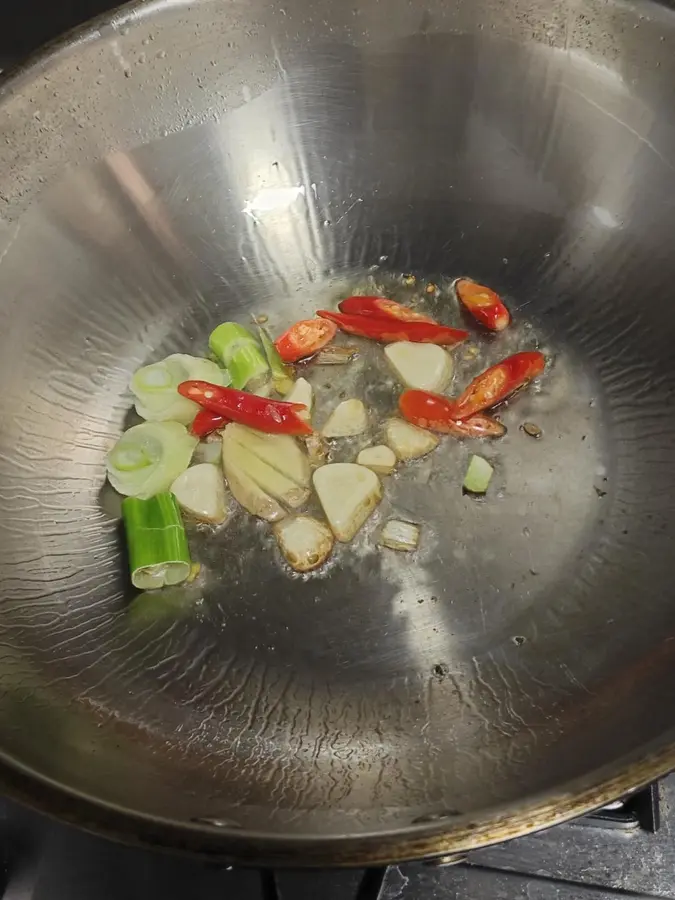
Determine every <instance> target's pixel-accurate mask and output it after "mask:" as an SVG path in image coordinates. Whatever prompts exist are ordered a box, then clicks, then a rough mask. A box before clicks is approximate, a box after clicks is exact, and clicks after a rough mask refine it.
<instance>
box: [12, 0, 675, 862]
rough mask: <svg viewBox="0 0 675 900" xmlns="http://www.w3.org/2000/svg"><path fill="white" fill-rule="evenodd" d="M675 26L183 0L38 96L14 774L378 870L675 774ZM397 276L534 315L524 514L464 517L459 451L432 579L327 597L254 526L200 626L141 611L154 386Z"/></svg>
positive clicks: (63, 59)
mask: <svg viewBox="0 0 675 900" xmlns="http://www.w3.org/2000/svg"><path fill="white" fill-rule="evenodd" d="M672 26H673V19H672V16H671V13H670V12H669V10H668V9H667V8H666V7H665V6H660V5H655V4H643V5H641V6H640V8H639V11H638V10H636V9H634V8H633V7H632V6H630V5H629V4H614V5H607V4H604V3H598V4H596V3H593V2H582V0H579V2H570V3H556V4H550V3H526V2H520V3H514V4H510V11H509V12H507V11H506V10H505V9H504V8H503V7H502V6H501V5H500V4H498V3H487V2H479V3H472V4H471V5H470V6H469V5H467V6H464V5H462V4H458V5H455V4H448V3H440V2H435V3H431V4H430V5H429V6H428V8H427V9H426V11H425V12H424V13H423V14H421V13H420V11H419V10H418V9H417V8H416V7H415V6H414V5H408V4H406V3H403V2H401V3H395V4H393V7H391V6H390V5H388V6H387V15H386V16H383V15H382V14H381V9H380V4H379V3H378V2H376V0H365V2H362V3H360V4H359V5H358V6H351V5H348V7H343V6H342V5H338V6H337V7H336V6H335V4H332V3H331V4H329V3H327V2H326V3H324V2H323V0H316V2H314V0H302V2H301V0H291V2H289V3H287V4H284V6H283V8H281V7H278V6H276V5H275V7H274V8H273V9H272V8H268V7H267V5H261V4H257V3H252V4H245V5H244V4H232V5H229V4H228V5H223V4H220V3H213V2H209V0H204V2H202V3H197V4H194V5H191V6H190V5H187V4H183V3H182V2H175V0H174V2H169V0H165V2H157V3H147V4H142V5H140V6H139V7H138V9H131V10H130V11H128V12H127V13H120V15H119V16H118V17H117V18H114V19H113V20H112V21H109V22H101V23H99V25H98V26H96V27H95V28H94V29H93V30H91V31H90V32H87V33H85V34H84V35H83V36H82V37H81V38H79V39H78V40H76V41H74V42H71V43H70V44H68V45H64V46H63V47H61V49H57V50H56V51H55V52H53V53H52V55H51V56H48V55H47V56H45V57H43V58H42V59H41V60H40V61H38V62H37V63H35V64H34V65H33V66H32V67H28V68H26V69H24V70H23V71H22V72H19V73H18V74H17V75H16V76H15V77H14V79H13V80H9V81H7V82H5V83H4V85H3V86H2V87H1V88H0V91H1V97H2V107H1V108H2V114H3V122H4V126H3V127H4V132H3V133H4V134H5V135H6V140H5V141H4V143H1V145H0V198H1V200H2V207H1V209H0V215H1V221H0V242H1V247H2V250H1V251H0V297H2V303H1V305H0V320H1V324H2V328H1V330H0V333H2V334H3V338H2V353H1V354H0V380H1V383H2V385H3V391H2V394H1V397H0V411H1V414H2V422H3V428H2V433H1V434H0V521H1V522H2V526H1V527H2V546H1V547H0V591H1V593H2V598H3V599H2V618H1V621H0V735H1V736H0V749H1V751H2V755H3V758H4V759H5V761H6V762H8V763H9V764H10V766H15V767H22V769H23V773H24V775H26V774H27V775H28V776H29V778H43V779H50V780H51V782H52V784H53V785H55V786H56V787H57V788H58V789H62V790H65V791H67V792H71V793H78V794H79V795H80V796H81V797H84V798H86V799H87V800H88V801H90V802H91V803H92V806H91V807H90V810H89V813H88V815H89V817H90V823H91V824H92V826H95V824H96V818H97V815H98V814H101V813H98V814H97V812H96V810H97V809H99V810H100V809H101V806H100V804H107V805H108V806H109V807H111V808H113V807H114V809H116V810H117V811H119V812H121V813H124V814H126V815H129V816H132V817H133V816H136V817H140V816H145V817H148V818H149V819H152V820H158V819H162V820H164V821H165V822H169V823H171V825H172V827H173V832H172V838H171V841H172V842H180V840H182V839H183V838H182V837H179V836H180V835H181V829H183V830H184V832H185V835H184V839H185V840H188V837H187V836H188V835H189V836H190V838H189V840H190V842H191V843H192V844H194V843H195V842H196V841H197V840H198V838H199V833H200V829H202V828H203V829H206V830H205V831H204V834H207V833H208V834H209V835H210V840H211V841H213V840H214V837H213V828H209V826H208V823H207V824H204V821H205V820H214V819H215V820H217V822H218V823H220V826H219V827H220V828H221V829H222V835H223V837H222V840H223V846H226V844H227V841H228V839H230V838H231V837H232V835H234V834H239V836H240V838H246V836H247V835H256V839H257V840H258V841H259V844H258V846H272V844H274V843H275V842H276V844H275V846H278V847H281V846H291V844H292V841H293V839H294V837H297V836H305V837H309V838H312V837H313V836H322V837H325V838H333V839H335V846H337V845H339V844H340V841H341V840H342V838H343V837H344V836H346V835H349V836H350V837H352V838H353V837H354V836H359V835H361V836H363V837H364V846H365V844H366V843H367V842H368V841H370V843H371V846H372V845H373V844H374V842H375V843H376V842H377V841H378V840H379V839H380V838H381V837H383V836H387V835H388V836H391V835H392V834H394V833H398V834H401V835H405V834H408V833H410V834H414V833H419V832H420V830H423V829H424V828H427V830H428V829H429V828H431V829H433V828H435V829H437V830H438V829H442V830H452V829H453V828H454V827H455V826H457V827H462V823H464V824H466V822H467V821H471V820H472V819H471V817H474V818H476V817H477V818H480V819H481V821H483V822H489V821H490V819H491V817H495V816H496V815H497V810H498V809H501V810H502V811H504V810H506V811H507V812H508V811H513V810H515V809H518V808H520V805H521V804H522V805H523V808H526V807H527V804H533V803H535V802H536V801H537V798H540V799H541V798H543V802H545V801H546V798H548V797H554V796H563V795H564V793H565V791H566V790H567V786H568V785H569V784H570V783H571V782H572V780H573V779H581V780H582V782H583V784H584V785H585V786H586V787H592V785H593V784H596V783H597V782H598V781H599V779H600V777H601V776H600V775H599V774H598V771H599V769H600V767H603V766H604V767H605V768H604V770H603V771H604V775H603V777H610V776H613V775H616V774H617V773H618V772H620V771H622V769H623V767H625V765H626V760H629V759H636V758H639V757H640V755H641V754H642V752H643V749H644V747H646V746H647V745H648V744H649V745H650V747H651V748H652V749H655V750H657V751H658V750H659V749H660V748H663V747H665V746H667V745H668V744H669V743H670V742H671V741H672V738H673V734H672V727H673V723H672V716H671V714H670V710H671V709H672V703H673V700H674V699H675V696H674V695H675V685H673V682H672V678H670V677H669V673H670V672H671V671H672V665H673V653H674V652H675V643H673V641H672V637H671V636H672V634H673V629H674V628H675V605H674V604H673V603H672V598H671V594H672V590H671V584H672V564H671V558H672V556H673V549H674V546H675V543H674V540H673V535H674V529H673V514H674V509H673V499H672V497H673V490H674V488H675V457H674V456H673V453H672V442H673V439H674V438H675V424H673V423H674V422H675V418H674V417H673V415H672V413H673V411H674V408H675V395H674V390H673V379H672V369H673V352H672V348H673V344H674V341H675V315H673V314H672V313H671V310H670V306H669V305H668V303H669V299H668V298H669V294H668V291H669V290H670V286H671V285H672V284H673V283H674V282H675V259H674V258H673V255H672V253H671V247H670V234H671V233H672V226H673V224H675V211H674V209H675V208H674V207H673V204H672V202H671V200H670V197H671V196H672V194H673V189H675V169H674V167H673V160H674V159H675V155H674V154H675V134H674V133H673V129H672V124H671V123H670V121H669V119H668V117H667V115H663V114H662V113H663V110H670V108H671V102H672V100H673V91H674V87H673V85H675V78H674V77H673V75H675V73H674V72H673V71H672V70H673V68H675V53H674V52H673V50H674V49H675V31H674V30H673V28H672ZM65 98H67V100H66V99H65ZM264 188H272V189H274V191H275V192H274V193H273V194H271V195H270V194H269V193H268V194H267V195H262V197H263V199H262V200H261V193H260V192H261V189H264ZM265 196H267V201H265V199H264V198H265ZM270 196H274V197H275V198H276V200H275V203H274V204H272V205H273V207H274V208H269V207H270V204H269V197H270ZM280 198H281V199H280ZM372 266H380V268H381V269H382V270H384V269H387V270H390V271H394V272H395V271H406V270H413V271H416V272H419V273H422V274H424V273H429V274H433V275H435V276H436V275H440V274H445V275H447V276H452V275H455V274H459V273H460V272H470V273H471V274H473V275H474V276H475V277H477V278H480V279H484V280H485V281H488V282H490V283H491V284H493V285H494V286H495V287H496V288H497V289H499V290H501V291H503V292H504V293H505V294H506V295H507V296H509V297H510V298H511V302H512V306H513V309H514V313H515V316H516V320H517V322H518V330H517V331H515V332H514V333H513V335H511V336H510V337H508V336H506V337H505V338H504V341H503V343H502V344H500V347H497V346H496V344H489V343H486V344H485V346H484V351H485V353H484V357H483V358H484V359H485V360H487V359H490V358H492V359H494V358H497V357H498V355H499V354H500V353H501V349H503V348H505V347H507V346H508V348H509V349H512V346H511V345H512V344H513V346H515V345H516V344H518V346H522V343H523V342H527V341H528V340H534V337H533V336H536V337H538V339H539V340H540V341H541V342H542V345H543V346H544V348H545V349H546V350H547V352H548V353H549V355H550V357H551V360H552V366H551V371H550V373H549V375H548V376H547V378H546V380H545V382H544V385H543V388H542V391H541V392H540V393H531V394H528V395H524V396H522V397H521V398H519V399H518V401H517V402H516V403H514V404H513V406H512V407H511V408H510V409H509V410H508V411H507V413H506V419H507V424H509V425H510V426H511V429H510V434H509V437H508V438H507V439H506V440H504V441H503V442H501V443H500V444H499V445H498V446H495V447H493V448H491V449H490V450H489V451H486V452H489V453H490V454H492V455H494V457H495V460H496V462H497V468H498V474H497V478H496V482H495V491H494V496H493V498H492V499H491V501H490V502H489V503H488V502H486V503H484V504H477V503H474V502H472V501H470V500H469V499H467V498H462V497H461V495H460V493H459V491H458V489H457V482H458V477H459V475H460V473H461V471H462V470H463V467H464V465H465V461H466V456H467V453H468V448H466V447H463V446H461V445H457V444H451V443H448V444H447V445H446V449H445V452H444V453H443V454H438V455H437V458H438V459H439V463H438V469H437V470H436V471H435V473H434V474H433V475H432V477H431V478H429V477H428V473H426V474H425V472H424V469H423V467H420V466H418V467H411V468H410V469H409V470H408V471H407V472H406V473H405V474H404V475H403V476H401V477H400V478H399V479H398V480H397V481H396V482H395V486H394V488H392V491H391V503H392V508H395V509H399V510H401V511H404V512H408V514H410V515H414V516H416V517H419V518H421V519H423V521H424V522H425V523H426V524H427V525H428V531H429V534H430V539H429V542H428V543H427V545H426V546H425V549H424V551H423V553H422V554H421V555H420V558H419V559H418V560H417V562H416V563H415V564H414V565H413V566H408V565H403V564H400V563H397V562H396V561H392V560H390V559H389V558H385V557H383V556H382V555H380V554H379V553H378V552H373V551H372V550H370V549H369V548H368V546H367V542H366V541H365V539H364V540H362V542H361V544H360V545H359V546H358V547H357V548H356V549H353V550H344V551H343V552H342V555H341V556H340V559H339V565H337V566H335V567H333V569H332V570H331V571H330V572H329V573H328V575H327V576H326V577H319V578H313V579H308V580H306V581H301V580H295V581H293V580H290V579H289V578H288V576H287V575H286V574H284V573H283V572H282V571H281V569H280V567H279V565H278V561H277V560H276V559H275V558H274V556H273V554H271V553H270V552H268V544H269V536H268V535H267V533H266V532H265V531H264V529H262V528H261V527H259V526H255V527H253V526H251V525H246V524H245V523H244V520H243V518H238V519H235V520H234V521H235V523H236V524H235V527H233V528H231V529H230V530H229V531H228V532H227V533H226V534H225V535H221V536H220V537H219V538H218V540H208V539H204V540H203V541H202V542H201V543H200V545H199V550H198V555H201V556H202V558H203V559H204V561H205V563H206V566H205V569H206V577H205V579H204V582H203V584H202V585H200V586H199V590H200V594H199V596H198V597H197V598H196V599H198V600H199V602H198V603H196V604H194V605H192V606H188V608H187V609H185V610H183V613H184V614H182V615H173V616H169V617H167V618H165V619H163V620H161V621H159V622H148V621H147V619H145V618H144V617H142V616H138V615H135V613H134V607H132V608H130V604H129V601H130V597H129V595H128V592H127V589H126V578H125V575H124V572H123V564H122V559H121V556H120V552H119V541H118V521H117V519H116V515H115V512H116V510H115V506H114V503H112V504H111V503H110V498H109V497H108V496H107V495H106V494H105V493H103V494H101V484H102V480H103V459H104V454H105V452H106V450H107V449H108V448H109V447H110V446H111V444H112V443H113V442H114V440H115V438H116V437H117V435H118V434H119V432H120V430H121V428H122V426H123V423H124V420H125V417H126V415H127V410H128V409H129V406H130V397H129V394H128V391H127V383H128V380H129V375H130V373H131V372H132V371H133V370H134V368H136V367H137V366H138V365H140V364H142V363H143V362H146V361H149V360H150V359H154V358H157V357H159V356H161V355H163V354H165V353H167V352H170V351H173V350H187V351H189V350H191V349H197V348H199V349H203V346H204V338H205V336H206V335H207V334H208V331H209V329H210V327H211V326H212V325H213V324H215V323H217V322H218V321H220V320H222V319H223V318H226V317H229V316H232V315H233V316H237V317H240V318H242V320H243V318H244V317H246V316H247V315H248V314H249V313H250V312H251V311H253V310H256V311H259V310H261V309H263V308H264V309H265V310H266V311H267V312H268V314H269V315H270V318H271V322H272V324H273V325H274V326H277V325H279V324H281V323H282V322H288V321H290V320H292V319H294V318H296V317H297V316H299V315H301V314H305V313H307V312H309V311H311V310H312V309H313V308H315V306H316V305H317V299H319V298H320V299H322V300H323V299H325V298H326V297H327V296H329V295H330V294H331V292H332V291H334V290H335V289H336V288H335V286H336V285H338V284H344V283H345V279H349V278H352V277H355V276H356V275H357V274H358V273H359V272H363V271H365V270H368V269H369V268H370V267H372ZM655 298H656V299H658V301H659V302H658V303H656V302H654V299H655ZM444 314H445V315H446V316H447V318H448V319H449V320H452V319H453V318H456V317H457V315H458V313H457V311H456V310H454V309H453V308H451V307H450V306H448V307H447V308H446V309H445V310H444ZM528 326H531V328H532V331H531V332H530V331H528V330H527V328H528ZM500 348H501V349H500ZM470 374H471V370H470V367H469V364H468V363H466V364H463V368H462V370H461V375H462V377H469V376H470ZM361 377H362V379H363V380H364V382H365V380H367V374H366V373H364V372H362V373H361ZM364 390H365V386H364ZM378 400H379V401H380V402H382V403H385V404H386V402H389V403H390V404H391V403H392V402H393V394H392V395H391V396H390V397H389V400H388V401H387V398H384V399H382V398H380V397H378ZM525 418H534V419H535V420H536V421H537V422H538V423H539V424H540V425H541V426H542V427H543V429H544V432H545V438H544V440H543V441H541V442H539V443H537V442H533V441H530V440H529V439H527V438H526V437H525V436H524V435H522V434H521V433H520V432H519V431H518V428H517V426H518V423H519V422H520V421H521V420H523V419H525ZM516 638H517V639H518V640H517V641H516V640H515V639H516ZM523 639H524V640H523ZM660 765H661V767H665V766H666V765H668V762H667V761H665V762H661V763H660ZM578 783H581V782H578ZM38 792H39V791H37V789H36V793H38ZM588 802H589V803H590V802H592V800H589V801H588ZM97 804H98V806H97ZM429 821H431V823H432V824H431V825H429V824H428V822H429ZM425 823H427V824H425ZM535 824H536V822H534V821H530V820H528V818H527V816H526V815H525V814H524V815H523V818H522V820H521V821H520V823H519V825H518V827H519V828H520V829H521V830H526V829H527V828H531V827H534V825H535ZM146 826H147V822H146ZM146 826H144V827H146ZM415 829H417V831H415ZM136 830H137V832H138V831H143V828H142V827H141V823H140V819H139V820H138V821H137V826H136ZM149 830H150V831H152V829H149ZM366 836H368V837H366ZM266 842H267V843H266ZM326 846H330V845H328V844H327V845H326Z"/></svg>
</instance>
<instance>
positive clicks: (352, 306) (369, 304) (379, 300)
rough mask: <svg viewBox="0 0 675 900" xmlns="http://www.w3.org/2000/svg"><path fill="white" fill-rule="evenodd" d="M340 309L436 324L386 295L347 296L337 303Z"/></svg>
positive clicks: (351, 313)
mask: <svg viewBox="0 0 675 900" xmlns="http://www.w3.org/2000/svg"><path fill="white" fill-rule="evenodd" d="M338 307H339V308H340V311H341V312H343V313H347V314H348V315H354V316H373V317H375V318H376V319H378V318H379V319H382V318H385V319H393V320H394V321H397V322H427V323H428V324H430V325H437V324H438V323H437V322H436V320H435V319H432V318H430V317H429V316H425V315H423V314H422V313H420V312H417V311H416V310H414V309H410V307H409V306H403V304H402V303H397V302H396V301H395V300H388V299H387V298H386V297H347V299H346V300H342V301H341V302H340V303H338Z"/></svg>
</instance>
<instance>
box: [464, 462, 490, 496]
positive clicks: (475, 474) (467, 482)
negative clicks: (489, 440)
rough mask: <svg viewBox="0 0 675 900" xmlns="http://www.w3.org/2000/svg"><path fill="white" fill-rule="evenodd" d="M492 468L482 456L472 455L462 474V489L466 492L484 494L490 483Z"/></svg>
mask: <svg viewBox="0 0 675 900" xmlns="http://www.w3.org/2000/svg"><path fill="white" fill-rule="evenodd" d="M493 473H494V469H493V468H492V466H491V465H490V463H489V462H488V461H487V460H486V459H483V457H482V456H476V455H474V456H472V457H471V460H470V461H469V468H468V469H467V470H466V475H465V476H464V484H463V485H462V490H463V491H464V493H467V494H484V493H485V492H486V491H487V489H488V486H489V484H490V480H491V479H492V475H493Z"/></svg>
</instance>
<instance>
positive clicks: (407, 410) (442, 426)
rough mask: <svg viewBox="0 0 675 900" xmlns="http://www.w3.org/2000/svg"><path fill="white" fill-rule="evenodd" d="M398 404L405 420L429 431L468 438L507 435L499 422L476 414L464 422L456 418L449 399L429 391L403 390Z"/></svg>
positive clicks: (453, 405) (453, 407)
mask: <svg viewBox="0 0 675 900" xmlns="http://www.w3.org/2000/svg"><path fill="white" fill-rule="evenodd" d="M398 405H399V409H400V410H401V413H402V415H403V417H404V418H405V419H407V420H408V421H409V422H412V424H413V425H418V426H419V427H420V428H428V429H429V430H430V431H438V432H441V433H442V434H453V435H455V436H456V437H469V438H484V437H501V436H502V435H503V434H505V432H506V428H505V427H504V426H503V425H502V423H501V422H498V421H497V420H496V419H492V418H490V416H485V415H481V414H477V415H474V416H471V417H470V418H468V419H465V420H463V421H462V420H461V419H458V418H457V417H456V410H455V404H454V402H453V401H452V400H449V399H448V398H447V397H443V396H441V395H440V394H432V393H430V392H429V391H417V390H409V391H404V392H403V393H402V394H401V396H400V398H399V401H398Z"/></svg>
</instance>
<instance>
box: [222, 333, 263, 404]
mask: <svg viewBox="0 0 675 900" xmlns="http://www.w3.org/2000/svg"><path fill="white" fill-rule="evenodd" d="M209 347H210V348H211V350H212V351H213V353H214V354H215V355H216V357H217V358H218V359H219V360H220V361H221V362H222V363H223V365H224V366H225V367H226V368H227V370H228V372H229V373H230V376H231V378H232V387H233V388H236V389H237V390H238V391H242V390H244V388H246V389H247V390H249V391H253V392H254V393H257V392H262V393H264V391H265V390H266V389H267V387H268V385H269V381H270V371H269V366H268V364H267V358H266V357H265V354H264V353H263V351H262V348H261V346H260V344H259V343H258V341H257V340H256V338H255V337H254V336H253V335H252V334H251V332H250V331H249V330H248V328H244V326H243V325H238V324H237V323H236V322H223V324H222V325H219V326H218V327H217V328H216V329H215V330H214V331H212V332H211V336H210V337H209Z"/></svg>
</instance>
